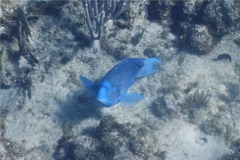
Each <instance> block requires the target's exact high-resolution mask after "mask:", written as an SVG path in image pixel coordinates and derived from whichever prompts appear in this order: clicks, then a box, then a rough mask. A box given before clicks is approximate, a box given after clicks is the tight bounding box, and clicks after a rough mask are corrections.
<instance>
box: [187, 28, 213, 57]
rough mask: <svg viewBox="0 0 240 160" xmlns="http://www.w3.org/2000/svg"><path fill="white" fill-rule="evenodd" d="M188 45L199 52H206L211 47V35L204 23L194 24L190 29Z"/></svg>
mask: <svg viewBox="0 0 240 160" xmlns="http://www.w3.org/2000/svg"><path fill="white" fill-rule="evenodd" d="M189 41H190V42H189V43H190V45H191V46H192V47H193V48H194V49H196V50H197V51H200V52H205V53H206V52H208V51H209V50H210V49H211V47H212V41H213V39H212V36H211V35H210V33H209V32H208V28H207V27H206V26H204V25H194V26H193V27H192V28H191V29H190V36H189Z"/></svg>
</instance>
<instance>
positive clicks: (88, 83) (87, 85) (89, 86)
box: [80, 76, 94, 88]
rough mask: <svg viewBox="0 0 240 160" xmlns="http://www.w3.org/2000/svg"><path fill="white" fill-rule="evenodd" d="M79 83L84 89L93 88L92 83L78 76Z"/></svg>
mask: <svg viewBox="0 0 240 160" xmlns="http://www.w3.org/2000/svg"><path fill="white" fill-rule="evenodd" d="M80 81H81V83H82V84H83V86H84V87H85V88H92V87H93V86H94V82H93V81H91V80H90V79H88V78H86V77H83V76H80Z"/></svg>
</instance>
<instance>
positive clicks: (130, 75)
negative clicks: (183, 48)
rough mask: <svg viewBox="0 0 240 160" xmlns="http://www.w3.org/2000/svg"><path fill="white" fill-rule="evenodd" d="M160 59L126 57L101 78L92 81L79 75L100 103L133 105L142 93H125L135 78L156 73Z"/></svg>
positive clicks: (104, 104) (141, 97) (106, 105)
mask: <svg viewBox="0 0 240 160" xmlns="http://www.w3.org/2000/svg"><path fill="white" fill-rule="evenodd" d="M160 64H162V61H161V60H160V59H157V58H148V59H141V58H127V59H124V60H122V61H121V62H119V63H118V64H117V65H116V66H114V67H113V68H112V69H111V70H110V71H109V72H108V73H107V74H106V75H105V76H104V77H103V78H102V79H101V80H99V81H98V82H93V81H91V80H89V79H88V78H86V77H83V76H80V81H81V82H82V84H83V85H84V87H85V88H86V89H91V90H93V91H94V97H95V98H96V100H97V101H98V102H100V104H102V105H103V106H105V107H110V106H113V105H115V104H118V103H122V104H124V105H134V104H136V103H137V102H139V101H140V100H142V99H143V95H142V94H137V93H127V92H128V89H129V87H131V86H132V85H133V84H134V83H135V81H136V79H138V78H141V77H144V76H148V75H151V74H154V73H156V72H157V71H158V70H159V67H158V66H159V65H160Z"/></svg>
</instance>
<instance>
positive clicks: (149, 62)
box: [136, 58, 163, 78]
mask: <svg viewBox="0 0 240 160" xmlns="http://www.w3.org/2000/svg"><path fill="white" fill-rule="evenodd" d="M162 63H163V62H162V61H161V60H160V59H157V58H148V59H146V60H144V66H143V67H142V68H141V69H140V71H139V72H138V74H137V76H136V78H140V77H144V76H147V75H150V74H153V73H155V72H157V71H158V70H159V69H158V67H157V66H158V65H160V64H162Z"/></svg>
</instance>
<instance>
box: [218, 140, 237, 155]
mask: <svg viewBox="0 0 240 160" xmlns="http://www.w3.org/2000/svg"><path fill="white" fill-rule="evenodd" d="M231 149H232V150H233V153H231V154H225V155H224V156H223V157H222V160H238V159H239V157H240V139H238V140H236V141H234V142H233V143H232V144H231Z"/></svg>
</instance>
